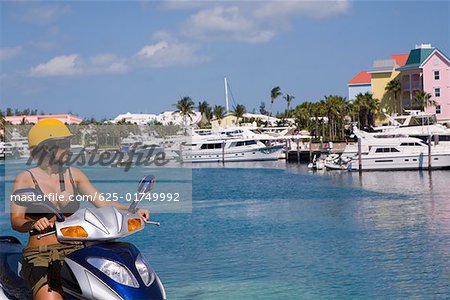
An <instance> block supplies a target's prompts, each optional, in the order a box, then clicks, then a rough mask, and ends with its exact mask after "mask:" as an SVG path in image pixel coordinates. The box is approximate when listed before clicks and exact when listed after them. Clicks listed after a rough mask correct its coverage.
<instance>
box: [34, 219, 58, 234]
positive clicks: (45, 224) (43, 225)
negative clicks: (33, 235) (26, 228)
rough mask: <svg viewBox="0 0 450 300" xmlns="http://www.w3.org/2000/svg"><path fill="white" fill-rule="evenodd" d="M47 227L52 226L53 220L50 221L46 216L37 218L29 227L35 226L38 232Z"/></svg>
mask: <svg viewBox="0 0 450 300" xmlns="http://www.w3.org/2000/svg"><path fill="white" fill-rule="evenodd" d="M48 227H51V228H53V222H50V221H49V220H48V219H47V218H46V217H44V218H40V219H39V220H37V221H36V222H35V223H34V224H33V226H32V228H31V229H33V228H36V229H37V230H38V231H39V232H43V231H44V230H45V229H47V228H48Z"/></svg>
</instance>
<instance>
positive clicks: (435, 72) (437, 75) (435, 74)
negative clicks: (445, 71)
mask: <svg viewBox="0 0 450 300" xmlns="http://www.w3.org/2000/svg"><path fill="white" fill-rule="evenodd" d="M439 75H440V74H439V71H434V80H439V78H440V76H439Z"/></svg>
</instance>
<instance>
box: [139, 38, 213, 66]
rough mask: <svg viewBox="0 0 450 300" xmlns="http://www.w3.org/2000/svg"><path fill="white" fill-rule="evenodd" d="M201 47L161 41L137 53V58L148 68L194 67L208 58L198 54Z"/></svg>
mask: <svg viewBox="0 0 450 300" xmlns="http://www.w3.org/2000/svg"><path fill="white" fill-rule="evenodd" d="M198 49H199V47H198V46H196V45H193V44H187V43H180V42H177V41H173V40H172V41H166V40H164V41H159V42H157V43H155V44H151V45H146V46H144V47H143V48H142V49H141V50H139V51H138V52H137V53H136V58H137V59H138V60H139V61H140V62H143V63H144V64H146V66H148V67H154V68H162V67H173V66H185V65H194V64H197V63H202V62H206V61H208V60H209V58H208V57H206V56H202V55H199V54H197V51H198Z"/></svg>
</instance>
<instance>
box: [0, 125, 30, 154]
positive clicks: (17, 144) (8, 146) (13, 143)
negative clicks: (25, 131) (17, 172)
mask: <svg viewBox="0 0 450 300" xmlns="http://www.w3.org/2000/svg"><path fill="white" fill-rule="evenodd" d="M5 140H6V141H5V142H4V143H3V145H2V148H3V154H4V157H5V158H6V159H8V158H11V159H28V158H29V157H30V150H29V148H28V139H27V138H26V137H23V136H22V135H20V133H19V132H18V131H17V130H16V129H14V130H13V131H11V133H10V134H6V135H5Z"/></svg>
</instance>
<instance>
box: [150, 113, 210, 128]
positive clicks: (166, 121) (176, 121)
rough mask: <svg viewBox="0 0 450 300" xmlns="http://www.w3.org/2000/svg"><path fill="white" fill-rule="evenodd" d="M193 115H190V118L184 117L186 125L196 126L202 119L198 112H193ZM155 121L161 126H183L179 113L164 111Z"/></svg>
mask: <svg viewBox="0 0 450 300" xmlns="http://www.w3.org/2000/svg"><path fill="white" fill-rule="evenodd" d="M193 113H194V114H193V115H191V118H192V119H191V118H189V117H186V123H187V124H186V125H194V124H198V123H199V122H200V121H201V119H202V114H201V113H200V112H198V111H194V112H193ZM157 121H158V122H159V123H161V124H163V125H170V124H172V125H185V124H184V120H183V117H182V116H180V113H178V112H173V111H165V112H162V113H160V114H159V115H158V117H157Z"/></svg>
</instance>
